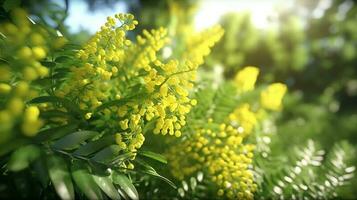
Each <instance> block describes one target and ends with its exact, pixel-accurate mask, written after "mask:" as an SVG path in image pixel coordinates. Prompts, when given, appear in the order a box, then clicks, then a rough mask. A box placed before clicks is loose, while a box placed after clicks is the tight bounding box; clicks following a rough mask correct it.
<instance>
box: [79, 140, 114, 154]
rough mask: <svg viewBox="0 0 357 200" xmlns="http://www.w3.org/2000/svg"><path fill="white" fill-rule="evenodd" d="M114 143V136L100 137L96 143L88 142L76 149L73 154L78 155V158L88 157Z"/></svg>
mask: <svg viewBox="0 0 357 200" xmlns="http://www.w3.org/2000/svg"><path fill="white" fill-rule="evenodd" d="M114 141H115V138H114V135H109V136H106V137H102V138H99V139H98V140H96V141H93V142H89V143H87V144H85V145H82V146H81V147H80V148H78V149H77V150H76V151H75V152H74V154H76V155H80V156H88V155H91V154H93V153H95V152H97V151H99V150H100V149H102V148H104V147H106V146H108V145H110V144H113V143H114Z"/></svg>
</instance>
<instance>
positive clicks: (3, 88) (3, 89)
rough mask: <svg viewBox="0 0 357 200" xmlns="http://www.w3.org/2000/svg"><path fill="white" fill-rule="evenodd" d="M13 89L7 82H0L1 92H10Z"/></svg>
mask: <svg viewBox="0 0 357 200" xmlns="http://www.w3.org/2000/svg"><path fill="white" fill-rule="evenodd" d="M10 91H11V86H10V85H9V84H6V83H0V94H8V93H9V92H10Z"/></svg>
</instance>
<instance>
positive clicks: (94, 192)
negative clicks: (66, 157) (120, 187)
mask: <svg viewBox="0 0 357 200" xmlns="http://www.w3.org/2000/svg"><path fill="white" fill-rule="evenodd" d="M71 169H72V177H73V179H74V181H75V183H76V184H77V186H78V188H79V189H80V190H81V191H82V193H83V194H84V195H85V196H86V197H87V198H88V199H103V196H102V192H101V190H100V188H99V187H98V186H97V184H96V183H95V181H94V179H93V177H92V175H91V174H90V173H89V171H88V169H87V166H86V165H84V164H82V163H80V162H79V161H75V162H74V163H73V165H72V168H71Z"/></svg>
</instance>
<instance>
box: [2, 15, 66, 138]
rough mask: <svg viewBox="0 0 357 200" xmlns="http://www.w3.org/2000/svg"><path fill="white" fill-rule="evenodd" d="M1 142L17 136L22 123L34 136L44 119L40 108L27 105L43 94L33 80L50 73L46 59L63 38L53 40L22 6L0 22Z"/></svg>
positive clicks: (22, 128) (25, 129)
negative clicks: (15, 132)
mask: <svg viewBox="0 0 357 200" xmlns="http://www.w3.org/2000/svg"><path fill="white" fill-rule="evenodd" d="M0 37H1V39H2V41H1V43H0V47H1V49H6V50H4V51H1V56H0V57H1V63H0V99H1V101H0V103H1V107H0V143H1V142H5V141H6V140H7V139H8V138H9V137H11V136H13V135H10V133H12V132H13V128H14V127H15V126H16V125H17V124H21V126H20V127H21V132H22V133H23V134H25V135H26V136H34V135H36V134H37V132H38V130H39V129H40V128H41V126H42V124H43V122H42V120H41V119H39V109H38V108H37V107H35V106H30V107H27V108H26V105H25V102H26V101H28V100H31V99H32V98H34V97H37V96H38V95H39V92H40V91H39V89H38V88H37V87H36V86H35V84H34V83H33V82H34V81H35V80H37V79H41V78H44V77H46V76H47V75H48V73H49V69H48V68H47V67H45V66H43V65H42V64H41V63H40V61H41V60H43V59H44V58H45V57H46V56H47V53H48V52H49V50H50V49H51V48H56V47H57V48H58V47H59V43H61V42H63V38H55V40H54V41H49V38H50V39H52V38H51V37H50V36H49V33H48V32H47V31H46V30H45V29H43V28H42V27H40V26H38V25H36V24H34V23H33V22H32V21H30V20H29V19H28V15H27V13H26V12H25V11H24V10H22V9H15V10H14V11H13V12H12V22H4V23H3V24H1V25H0Z"/></svg>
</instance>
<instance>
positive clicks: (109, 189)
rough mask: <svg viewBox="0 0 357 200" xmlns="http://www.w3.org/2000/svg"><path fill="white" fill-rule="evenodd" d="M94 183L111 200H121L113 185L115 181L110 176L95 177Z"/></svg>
mask: <svg viewBox="0 0 357 200" xmlns="http://www.w3.org/2000/svg"><path fill="white" fill-rule="evenodd" d="M93 178H94V181H95V182H96V183H97V185H98V186H99V187H100V188H101V189H102V191H103V192H104V193H105V194H107V195H108V197H110V198H111V199H121V198H120V195H119V193H118V190H117V189H116V188H115V186H114V185H113V181H112V180H111V178H110V177H108V176H97V175H93Z"/></svg>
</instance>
